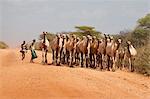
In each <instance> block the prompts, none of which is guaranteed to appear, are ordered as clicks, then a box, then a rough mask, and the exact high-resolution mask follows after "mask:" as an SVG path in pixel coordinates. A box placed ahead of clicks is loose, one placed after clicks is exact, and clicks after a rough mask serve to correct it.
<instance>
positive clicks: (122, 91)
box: [0, 49, 150, 99]
mask: <svg viewBox="0 0 150 99" xmlns="http://www.w3.org/2000/svg"><path fill="white" fill-rule="evenodd" d="M37 54H38V59H36V60H35V63H29V61H30V51H29V52H28V53H27V56H26V59H25V60H24V61H21V60H20V58H21V57H20V53H19V50H16V49H7V50H0V99H72V98H73V99H82V98H83V99H150V78H148V77H144V76H142V75H140V74H136V73H129V72H123V71H116V72H108V71H103V72H102V71H97V70H91V69H86V68H69V67H66V66H52V65H42V64H41V52H38V53H37ZM48 57H49V62H51V58H50V57H51V55H50V54H49V55H48Z"/></svg>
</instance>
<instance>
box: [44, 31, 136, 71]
mask: <svg viewBox="0 0 150 99" xmlns="http://www.w3.org/2000/svg"><path fill="white" fill-rule="evenodd" d="M41 42H42V46H41V49H42V62H43V63H44V64H46V63H47V52H48V48H49V47H50V48H51V50H52V64H54V65H60V64H67V65H69V66H70V67H74V66H77V65H80V66H81V67H86V68H94V69H96V68H98V69H100V70H108V71H110V70H111V71H115V70H116V69H118V68H119V69H125V68H127V69H128V70H129V71H131V72H132V71H134V67H133V60H134V56H135V55H136V54H137V51H136V49H135V48H134V47H133V45H132V44H131V42H130V41H127V42H126V45H127V46H125V47H124V46H123V45H122V40H121V39H120V38H119V39H117V40H115V39H114V38H113V37H112V36H109V35H106V34H104V36H103V38H102V39H97V38H96V37H95V36H91V35H87V36H83V37H82V39H80V38H79V37H77V36H76V35H69V34H56V36H55V38H54V39H53V40H52V41H51V42H49V40H48V39H47V32H43V39H42V41H41ZM125 61H127V62H128V64H129V65H128V66H127V65H125ZM116 63H119V64H116Z"/></svg>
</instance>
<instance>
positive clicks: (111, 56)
mask: <svg viewBox="0 0 150 99" xmlns="http://www.w3.org/2000/svg"><path fill="white" fill-rule="evenodd" d="M121 42H122V40H121V39H118V40H117V41H116V42H115V41H114V39H113V37H109V38H107V46H106V55H107V70H108V71H110V68H109V67H110V63H111V60H112V64H111V69H112V71H115V69H116V68H115V63H116V53H117V52H118V48H119V46H120V44H121Z"/></svg>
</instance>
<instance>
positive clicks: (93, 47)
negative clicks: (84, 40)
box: [90, 36, 99, 68]
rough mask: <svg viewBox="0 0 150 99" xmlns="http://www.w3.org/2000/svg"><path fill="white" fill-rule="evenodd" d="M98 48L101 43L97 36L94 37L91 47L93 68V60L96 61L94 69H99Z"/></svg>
mask: <svg viewBox="0 0 150 99" xmlns="http://www.w3.org/2000/svg"><path fill="white" fill-rule="evenodd" d="M98 47H99V41H98V40H97V38H96V36H93V38H92V43H91V46H90V65H91V67H93V64H92V60H93V59H94V67H93V68H96V67H97V50H98Z"/></svg>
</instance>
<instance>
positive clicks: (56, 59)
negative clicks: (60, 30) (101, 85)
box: [51, 34, 61, 65]
mask: <svg viewBox="0 0 150 99" xmlns="http://www.w3.org/2000/svg"><path fill="white" fill-rule="evenodd" d="M60 43H61V42H60V35H58V34H57V35H56V37H55V38H54V39H53V41H52V42H51V49H52V54H53V56H52V59H53V61H52V64H54V63H56V65H60V59H59V54H60V53H59V52H60V45H61V44H60Z"/></svg>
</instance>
